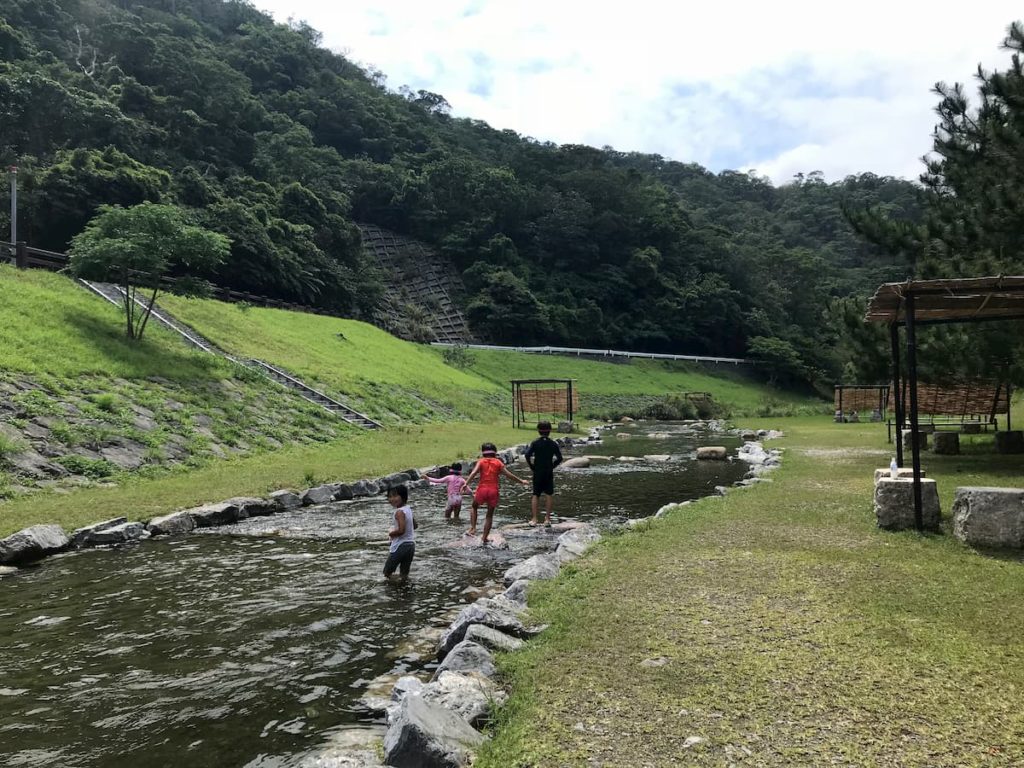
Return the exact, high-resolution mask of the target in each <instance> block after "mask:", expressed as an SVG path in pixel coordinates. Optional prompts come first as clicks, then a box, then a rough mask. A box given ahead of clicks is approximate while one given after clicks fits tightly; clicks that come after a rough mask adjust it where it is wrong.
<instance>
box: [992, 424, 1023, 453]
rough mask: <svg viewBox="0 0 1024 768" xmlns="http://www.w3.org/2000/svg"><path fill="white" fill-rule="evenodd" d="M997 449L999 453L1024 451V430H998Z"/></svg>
mask: <svg viewBox="0 0 1024 768" xmlns="http://www.w3.org/2000/svg"><path fill="white" fill-rule="evenodd" d="M996 450H997V451H998V452H999V453H1024V432H1021V431H1020V430H1019V429H1013V430H1010V431H1004V432H996Z"/></svg>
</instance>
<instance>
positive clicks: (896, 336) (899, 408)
mask: <svg viewBox="0 0 1024 768" xmlns="http://www.w3.org/2000/svg"><path fill="white" fill-rule="evenodd" d="M889 341H890V343H891V344H892V399H893V406H894V410H895V414H894V416H895V418H896V466H897V467H902V466H903V419H904V414H903V402H902V400H901V399H900V327H899V325H897V324H896V323H891V324H890V325H889Z"/></svg>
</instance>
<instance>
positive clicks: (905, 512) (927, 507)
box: [875, 477, 940, 531]
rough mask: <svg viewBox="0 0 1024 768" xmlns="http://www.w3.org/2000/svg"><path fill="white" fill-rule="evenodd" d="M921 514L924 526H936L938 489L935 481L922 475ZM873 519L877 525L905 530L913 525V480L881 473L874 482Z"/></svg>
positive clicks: (937, 521) (929, 527) (932, 527)
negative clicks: (886, 475) (893, 477)
mask: <svg viewBox="0 0 1024 768" xmlns="http://www.w3.org/2000/svg"><path fill="white" fill-rule="evenodd" d="M921 518H922V524H923V526H924V528H925V530H929V531H937V530H939V521H940V512H939V491H938V487H937V486H936V485H935V481H934V480H931V479H929V478H921ZM875 519H876V520H877V522H878V527H879V528H884V529H885V530H887V531H905V530H910V529H912V528H914V481H913V479H912V478H910V479H908V478H897V479H896V480H893V479H892V478H888V477H883V478H882V479H881V480H879V481H878V483H877V484H876V485H875Z"/></svg>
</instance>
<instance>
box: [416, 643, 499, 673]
mask: <svg viewBox="0 0 1024 768" xmlns="http://www.w3.org/2000/svg"><path fill="white" fill-rule="evenodd" d="M445 670H447V671H449V672H476V673H477V674H480V675H483V676H484V677H494V676H495V675H496V674H497V673H498V668H497V667H496V666H494V654H492V653H491V652H490V651H489V650H487V649H486V648H484V646H482V645H480V643H474V642H471V641H469V640H463V641H462V642H461V643H459V644H458V645H456V646H455V647H454V648H452V650H451V651H450V652H449V653H448V654H447V655H446V656H445V657H444V661H442V662H441V664H440V666H438V668H437V669H436V670H435V671H434V676H433V677H432V678H431V682H433V681H434V680H437V678H438V677H439V676H440V675H441V673H442V672H444V671H445Z"/></svg>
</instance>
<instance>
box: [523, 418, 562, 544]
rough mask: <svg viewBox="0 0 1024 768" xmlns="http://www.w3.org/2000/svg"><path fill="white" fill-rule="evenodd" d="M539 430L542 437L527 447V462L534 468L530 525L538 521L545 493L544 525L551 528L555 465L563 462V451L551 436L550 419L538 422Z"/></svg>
mask: <svg viewBox="0 0 1024 768" xmlns="http://www.w3.org/2000/svg"><path fill="white" fill-rule="evenodd" d="M537 431H538V432H539V433H540V437H538V438H537V439H536V440H534V441H533V442H532V443H530V447H529V448H527V449H526V455H525V458H526V463H527V464H529V465H530V469H531V470H533V499H532V500H531V502H530V511H531V512H532V515H531V517H530V525H536V524H537V522H538V520H537V506H538V500H539V499H540V497H541V495H544V496H547V500H546V509H547V513H546V514H545V516H544V525H545V526H547V527H548V528H550V527H551V507H552V506H553V505H554V502H555V499H554V497H555V467H557V466H558V465H559V464H561V463H562V452H561V450H559V448H558V443H556V442H555V441H554V440H552V439H551V438H550V437H549V435H550V434H551V422H550V421H542V422H540V423H539V424H537Z"/></svg>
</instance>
